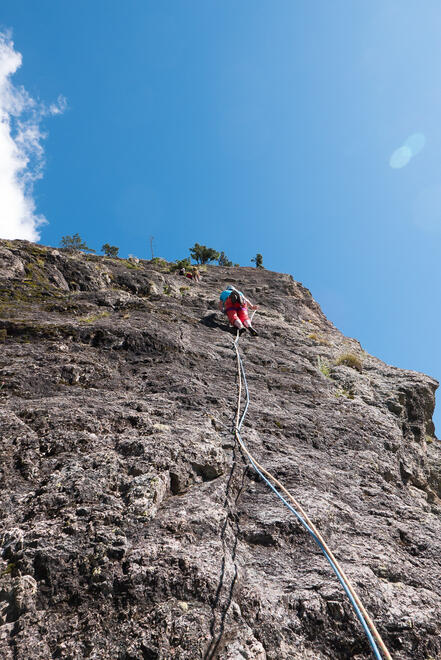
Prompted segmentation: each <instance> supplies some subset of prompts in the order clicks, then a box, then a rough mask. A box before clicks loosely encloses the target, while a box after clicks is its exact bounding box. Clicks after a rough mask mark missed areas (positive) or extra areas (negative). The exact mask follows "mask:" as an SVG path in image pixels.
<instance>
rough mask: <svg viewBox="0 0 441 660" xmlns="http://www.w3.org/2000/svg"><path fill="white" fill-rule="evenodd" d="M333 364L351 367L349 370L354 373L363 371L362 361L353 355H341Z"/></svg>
mask: <svg viewBox="0 0 441 660" xmlns="http://www.w3.org/2000/svg"><path fill="white" fill-rule="evenodd" d="M335 364H336V365H340V364H343V365H345V366H346V367H351V369H355V370H356V371H359V372H360V373H361V372H362V371H363V363H362V361H361V360H360V358H359V357H357V356H356V355H354V354H353V353H343V354H342V355H340V356H339V357H338V358H337V359H336V361H335Z"/></svg>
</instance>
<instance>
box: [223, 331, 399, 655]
mask: <svg viewBox="0 0 441 660" xmlns="http://www.w3.org/2000/svg"><path fill="white" fill-rule="evenodd" d="M238 340H239V333H237V336H236V339H235V341H234V342H233V343H234V347H235V350H236V355H237V359H238V363H239V365H240V371H241V373H242V378H243V383H244V386H245V393H246V402H245V407H244V410H243V413H242V416H241V418H240V421H239V422H238V423H236V428H235V433H236V436H237V438H238V440H239V443H240V445H241V447H242V448H243V449H244V451H245V453H246V454H247V456H248V459H249V461H250V463H251V465H252V467H253V468H254V470H255V471H256V472H257V474H258V475H259V477H260V478H261V479H262V480H263V481H264V482H265V483H266V484H267V485H268V486H269V487H270V488H271V490H272V491H273V492H274V493H275V495H277V497H278V498H279V499H280V500H281V501H282V502H283V504H284V505H285V506H286V507H287V508H288V509H289V510H290V511H291V512H292V513H293V514H294V515H295V517H296V518H297V520H298V521H299V522H300V523H301V525H302V526H303V527H304V528H305V529H306V531H307V532H308V533H309V534H310V535H311V536H312V538H313V539H314V541H315V542H316V544H317V545H318V546H319V548H320V550H321V551H322V553H323V554H324V556H325V558H326V559H327V561H328V562H329V564H330V566H331V568H332V570H333V571H334V573H335V575H336V576H337V579H338V580H339V582H340V584H341V585H342V587H343V589H344V591H345V592H346V595H347V596H348V598H349V601H350V603H351V605H352V607H353V608H354V611H355V614H356V615H357V618H358V620H359V621H360V623H361V625H362V627H363V629H364V631H365V633H366V636H367V638H368V640H369V644H370V646H371V649H372V652H373V654H374V656H375V658H376V659H377V660H383V658H382V656H381V654H380V651H379V649H378V646H377V644H376V642H375V639H374V637H373V635H372V633H371V631H370V629H369V626H368V624H367V622H366V620H365V617H364V616H363V613H362V612H361V610H360V608H359V606H358V605H357V603H356V602H355V599H354V596H353V595H352V593H351V592H350V590H349V588H348V586H347V584H346V582H345V579H344V578H343V576H342V575H341V573H340V570H339V568H338V566H336V564H335V562H334V561H333V559H332V557H330V556H329V554H328V552H327V551H326V548H325V547H324V546H323V543H322V542H321V541H320V539H319V538H318V536H317V535H316V534H315V532H314V531H313V530H312V529H311V527H310V526H309V525H308V523H307V522H306V520H305V519H304V518H303V517H302V516H301V515H300V513H299V512H298V511H296V509H295V508H294V507H293V506H292V505H291V504H290V503H289V502H288V501H287V500H286V499H285V498H284V497H283V495H282V494H281V493H280V492H279V491H278V490H277V488H276V487H275V486H274V485H273V484H272V483H271V481H270V480H269V479H268V478H267V477H266V476H265V475H264V474H263V472H262V471H261V470H260V468H259V466H258V465H257V464H256V462H255V461H254V459H253V457H252V455H251V454H250V452H249V450H248V448H247V446H246V444H245V442H244V441H243V440H242V436H241V434H240V431H241V428H242V425H243V422H244V420H245V417H246V414H247V411H248V407H249V403H250V394H249V389H248V382H247V377H246V373H245V367H244V364H243V360H242V358H241V356H240V352H239V347H238ZM239 375H240V374H239ZM383 645H384V644H383ZM386 653H387V656H386V657H389V658H390V654H389V653H388V651H387V649H386Z"/></svg>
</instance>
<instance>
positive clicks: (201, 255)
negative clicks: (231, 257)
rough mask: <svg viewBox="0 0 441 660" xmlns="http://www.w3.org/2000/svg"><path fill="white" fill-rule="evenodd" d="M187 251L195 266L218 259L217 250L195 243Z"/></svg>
mask: <svg viewBox="0 0 441 660" xmlns="http://www.w3.org/2000/svg"><path fill="white" fill-rule="evenodd" d="M189 249H190V254H191V257H192V259H194V260H195V261H196V263H197V264H208V263H210V261H217V260H218V259H219V257H220V254H219V252H217V250H214V249H213V248H209V247H207V246H206V245H199V243H195V244H194V245H193V247H192V248H189Z"/></svg>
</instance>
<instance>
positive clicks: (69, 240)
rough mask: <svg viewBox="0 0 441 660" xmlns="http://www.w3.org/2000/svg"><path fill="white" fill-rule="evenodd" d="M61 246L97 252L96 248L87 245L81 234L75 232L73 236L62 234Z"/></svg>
mask: <svg viewBox="0 0 441 660" xmlns="http://www.w3.org/2000/svg"><path fill="white" fill-rule="evenodd" d="M60 246H61V247H62V248H68V249H70V250H75V251H79V250H83V251H84V252H95V250H92V248H90V247H87V245H86V243H85V242H84V241H83V239H82V238H81V236H80V235H79V234H74V235H73V236H69V235H68V236H62V237H61V241H60Z"/></svg>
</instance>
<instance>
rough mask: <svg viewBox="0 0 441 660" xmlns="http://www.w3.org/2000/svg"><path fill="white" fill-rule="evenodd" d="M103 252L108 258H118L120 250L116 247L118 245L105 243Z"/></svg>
mask: <svg viewBox="0 0 441 660" xmlns="http://www.w3.org/2000/svg"><path fill="white" fill-rule="evenodd" d="M101 252H104V254H105V255H106V257H117V256H118V252H119V248H118V247H116V245H109V244H108V243H104V245H103V247H102V248H101Z"/></svg>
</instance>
